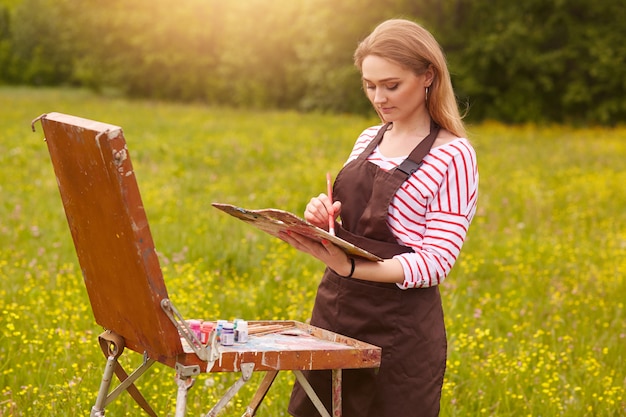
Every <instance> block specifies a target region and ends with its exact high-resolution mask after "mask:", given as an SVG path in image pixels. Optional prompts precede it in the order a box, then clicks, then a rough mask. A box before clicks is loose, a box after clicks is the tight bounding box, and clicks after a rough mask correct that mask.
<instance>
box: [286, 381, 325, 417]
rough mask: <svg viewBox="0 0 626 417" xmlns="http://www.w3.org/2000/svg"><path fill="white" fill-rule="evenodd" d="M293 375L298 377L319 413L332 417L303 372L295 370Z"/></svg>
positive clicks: (323, 416)
mask: <svg viewBox="0 0 626 417" xmlns="http://www.w3.org/2000/svg"><path fill="white" fill-rule="evenodd" d="M293 373H294V374H295V375H296V379H297V380H298V382H299V383H300V385H302V388H303V389H304V392H306V395H308V396H309V399H310V400H311V402H312V403H313V405H314V406H315V408H316V409H317V411H318V413H320V414H321V415H322V417H330V414H328V410H326V408H324V404H322V401H321V400H320V397H318V396H317V394H316V393H315V390H314V389H313V387H312V386H311V384H309V381H307V380H306V378H305V377H304V374H303V373H302V371H295V370H294V371H293Z"/></svg>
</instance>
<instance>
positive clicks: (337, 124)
mask: <svg viewBox="0 0 626 417" xmlns="http://www.w3.org/2000/svg"><path fill="white" fill-rule="evenodd" d="M0 108H1V109H2V115H1V116H0V196H1V199H0V280H1V282H2V286H1V287H0V312H1V315H0V388H1V391H0V416H51V415H89V410H90V408H91V406H92V405H93V402H94V400H95V396H96V393H97V390H98V387H99V379H100V377H101V373H102V368H103V366H104V358H103V357H102V354H101V352H100V351H99V348H98V346H97V340H96V337H97V335H98V334H99V332H100V331H101V329H100V328H98V326H97V325H96V324H95V323H94V321H93V316H92V313H91V309H90V306H89V300H88V298H87V296H86V291H85V289H84V286H83V283H82V277H81V275H80V268H79V267H78V265H77V261H76V257H75V254H74V248H73V246H72V242H71V238H70V234H69V230H68V227H67V222H66V220H65V217H64V213H63V210H62V207H61V201H60V198H59V193H58V190H57V185H56V180H55V178H54V174H53V171H52V166H51V164H50V160H49V156H48V153H47V149H46V146H45V143H44V142H43V140H42V137H43V134H42V132H41V128H40V127H39V126H37V132H36V133H32V132H31V131H30V122H31V120H32V119H34V118H35V117H36V116H39V115H40V114H41V113H45V112H51V111H59V112H64V113H69V114H74V115H77V116H82V117H86V118H91V119H96V120H99V121H103V122H107V123H112V124H116V125H119V126H122V128H123V129H124V132H125V136H126V138H127V142H128V146H129V149H130V153H131V157H132V159H133V164H134V168H135V171H136V175H137V177H138V181H139V186H140V189H141V191H142V197H143V201H144V204H145V206H146V211H147V214H148V218H149V220H150V225H151V229H152V233H153V236H154V239H155V242H156V245H157V250H158V251H159V254H160V259H161V263H162V266H163V268H164V274H165V279H166V283H167V286H168V290H169V292H170V296H171V298H172V299H173V301H174V303H175V304H176V306H177V307H178V309H179V310H181V311H182V312H183V313H184V314H185V316H186V317H188V318H192V317H198V318H206V319H217V318H226V319H232V318H234V317H243V318H247V319H294V320H300V321H306V320H307V318H308V315H309V312H310V310H311V307H312V302H313V297H314V294H315V289H316V286H317V283H318V281H319V278H320V276H321V272H322V266H321V264H319V263H318V262H317V261H315V260H313V259H311V258H309V257H307V256H305V255H303V254H300V253H297V252H296V251H294V250H292V249H290V248H289V247H287V246H286V245H285V244H283V243H282V242H280V241H278V240H276V239H273V238H270V237H268V236H266V235H265V234H264V233H261V232H258V231H256V229H253V228H251V227H249V226H246V225H245V224H243V223H241V222H238V221H236V220H234V219H232V218H230V217H229V216H226V215H224V214H223V213H220V212H218V211H217V210H215V209H213V208H212V207H211V206H210V203H211V202H214V201H220V202H229V203H235V204H239V205H243V206H246V207H251V208H262V207H269V206H273V207H279V208H283V209H287V210H290V211H293V212H296V213H302V211H303V209H304V206H305V205H306V203H307V201H308V200H309V198H310V197H311V196H313V195H316V194H318V193H319V192H321V191H323V190H324V187H325V182H324V181H325V178H324V174H325V172H326V171H327V170H331V172H333V173H336V172H337V171H338V170H339V169H340V167H341V164H342V163H343V160H344V158H345V157H346V156H347V154H348V152H349V150H350V149H351V146H352V143H353V141H354V140H355V138H356V136H357V134H358V133H359V132H360V131H361V129H363V128H364V127H366V126H368V125H369V124H373V123H374V122H375V120H374V119H371V120H366V119H363V118H360V117H354V116H343V115H334V116H321V115H301V114H297V113H285V112H251V111H236V110H228V109H219V108H207V107H202V106H193V105H176V104H167V103H158V102H146V101H140V102H133V101H128V100H123V99H118V98H102V97H96V96H93V95H91V94H90V93H87V92H83V91H76V90H61V89H53V90H35V89H28V88H24V89H20V88H6V87H0ZM470 131H471V135H472V136H471V139H472V142H473V144H474V146H475V148H476V150H477V153H478V157H479V168H480V174H481V184H480V200H479V208H478V213H477V215H476V218H475V220H474V223H473V225H472V227H471V229H470V233H469V238H468V241H467V243H466V245H465V247H464V249H463V252H462V254H461V257H460V258H459V261H458V263H457V265H456V267H455V269H454V271H453V273H452V274H451V275H450V276H449V277H448V279H447V280H446V281H445V282H444V284H443V285H442V296H443V302H444V309H445V312H446V323H447V330H448V338H449V355H448V356H449V360H448V371H447V374H446V380H445V384H444V392H443V398H442V416H463V417H465V416H511V417H513V416H557V415H558V416H571V417H579V416H626V366H625V365H624V364H625V363H626V312H625V308H624V304H625V302H626V279H625V278H624V276H625V275H626V193H625V192H624V184H626V128H617V129H599V128H598V129H596V128H590V129H578V130H574V129H571V128H568V127H560V126H552V127H535V126H523V127H506V126H502V125H499V124H495V123H487V124H482V125H479V126H471V127H470ZM125 356H126V355H125ZM140 362H141V357H140V356H139V355H136V354H133V353H131V352H129V353H128V354H127V358H126V359H125V362H124V363H125V364H128V367H133V366H136V365H138V364H139V363H140ZM232 378H233V375H219V374H211V375H204V376H201V377H200V378H199V379H198V381H197V383H196V385H195V386H194V388H193V389H192V390H191V391H190V396H189V415H200V414H201V413H202V412H207V411H208V410H209V408H210V406H211V405H212V404H213V403H214V401H215V400H216V398H219V396H220V395H221V394H222V393H223V392H224V391H225V389H226V388H227V386H228V384H229V382H230V381H232ZM292 378H293V377H292V376H291V375H290V374H288V373H285V374H284V375H282V376H280V377H279V379H278V380H277V382H276V383H275V386H274V387H273V388H272V390H271V391H270V393H269V395H268V397H267V398H266V400H265V403H264V405H263V406H262V408H261V410H260V412H259V415H260V416H272V417H274V416H285V415H287V414H286V411H285V408H286V403H287V399H288V394H289V389H290V385H291V383H292ZM256 379H258V376H255V380H256ZM140 388H141V389H142V391H143V392H144V393H145V394H146V396H147V397H148V398H149V399H150V401H151V402H152V403H153V405H154V406H155V408H157V409H158V410H159V411H161V414H162V415H167V414H170V415H171V414H173V411H174V406H175V405H174V400H175V393H176V386H175V384H174V380H173V371H172V370H171V369H169V368H166V367H163V366H161V365H156V366H155V367H153V369H152V370H151V371H150V372H149V375H148V376H147V377H146V379H145V380H144V381H142V383H141V384H140ZM416 389H419V387H416ZM249 395H250V389H249V388H247V387H244V389H243V390H242V392H241V394H240V395H239V396H238V397H237V400H236V401H235V402H234V405H235V406H238V407H239V408H238V409H237V410H235V408H237V407H232V408H229V409H228V411H227V412H225V413H224V415H241V405H242V404H243V403H245V402H246V400H247V399H249ZM107 410H108V414H107V415H109V414H110V415H140V412H139V410H138V408H137V406H136V405H134V403H133V402H132V400H131V399H130V397H129V396H128V395H126V394H124V395H122V396H121V397H120V398H119V399H118V400H116V401H115V402H114V403H113V404H112V405H111V406H109V407H107ZM236 411H237V412H236Z"/></svg>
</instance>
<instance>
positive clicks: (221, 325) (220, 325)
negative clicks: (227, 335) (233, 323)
mask: <svg viewBox="0 0 626 417" xmlns="http://www.w3.org/2000/svg"><path fill="white" fill-rule="evenodd" d="M226 323H228V320H218V321H217V326H215V331H216V332H217V342H218V343H219V342H220V341H221V338H222V329H223V328H224V324H226Z"/></svg>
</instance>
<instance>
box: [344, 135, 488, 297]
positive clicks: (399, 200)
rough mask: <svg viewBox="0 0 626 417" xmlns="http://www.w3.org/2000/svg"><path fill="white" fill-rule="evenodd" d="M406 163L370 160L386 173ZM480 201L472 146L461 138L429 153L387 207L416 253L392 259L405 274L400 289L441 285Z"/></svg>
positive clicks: (400, 236) (358, 147) (364, 140)
mask: <svg viewBox="0 0 626 417" xmlns="http://www.w3.org/2000/svg"><path fill="white" fill-rule="evenodd" d="M379 129H380V126H374V127H370V128H368V129H366V130H364V131H363V133H361V135H360V136H359V138H358V139H357V141H356V143H355V145H354V148H353V149H352V153H351V154H350V156H349V158H348V161H347V162H350V161H352V160H353V159H356V158H357V157H358V156H359V154H361V153H362V152H363V151H364V150H365V148H366V147H367V145H368V144H369V143H370V142H371V141H372V139H373V138H374V137H375V136H376V133H378V130H379ZM404 159H406V157H399V158H387V157H385V156H384V155H382V154H381V153H380V152H379V151H378V147H377V148H376V149H375V150H374V152H372V154H371V155H369V156H368V158H367V160H368V161H370V162H372V163H374V164H376V165H378V166H379V167H380V168H381V169H384V170H387V171H388V170H391V169H393V168H394V167H396V166H398V165H399V164H400V163H401V162H402V161H403V160H404ZM347 162H346V163H347ZM477 197H478V168H477V163H476V153H475V151H474V149H473V148H472V145H470V143H469V141H468V140H467V139H463V138H458V139H455V140H453V141H451V142H449V143H446V144H444V145H441V146H438V147H436V148H433V149H431V150H430V153H429V154H428V155H426V157H425V158H424V161H423V164H422V166H421V168H420V169H419V170H418V171H417V172H415V173H414V174H412V175H411V176H410V177H409V178H408V179H407V180H406V181H405V182H404V184H402V186H401V187H400V189H399V190H398V192H397V193H396V195H395V196H394V198H393V200H392V201H391V204H390V206H389V216H388V217H387V224H388V225H389V228H390V229H391V231H392V233H393V235H394V236H395V238H396V239H397V241H398V243H400V244H403V245H405V246H408V247H411V248H412V249H413V250H414V252H410V253H404V254H401V255H396V256H395V257H394V258H395V259H397V260H399V261H400V263H401V264H402V268H403V269H404V282H403V283H401V284H397V285H398V287H400V288H402V289H407V288H424V287H431V286H434V285H438V284H441V283H442V282H443V280H444V279H445V278H446V276H447V275H448V273H449V272H450V270H451V269H452V266H453V265H454V262H455V261H456V259H457V257H458V256H459V253H460V251H461V247H462V246H463V242H464V241H465V236H466V235H467V230H468V228H469V225H470V222H471V221H472V218H473V217H474V214H475V213H476V200H477Z"/></svg>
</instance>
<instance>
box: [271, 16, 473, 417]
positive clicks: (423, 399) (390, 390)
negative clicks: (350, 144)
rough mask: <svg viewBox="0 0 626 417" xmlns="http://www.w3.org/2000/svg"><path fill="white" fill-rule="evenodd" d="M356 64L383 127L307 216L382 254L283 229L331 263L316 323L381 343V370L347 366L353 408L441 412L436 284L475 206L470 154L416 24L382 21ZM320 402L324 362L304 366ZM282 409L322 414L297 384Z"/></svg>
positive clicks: (327, 395)
mask: <svg viewBox="0 0 626 417" xmlns="http://www.w3.org/2000/svg"><path fill="white" fill-rule="evenodd" d="M354 61H355V64H356V66H357V67H358V68H359V70H360V71H361V74H362V78H363V86H364V89H365V91H366V93H367V97H368V98H369V100H370V102H371V103H372V105H373V106H374V108H375V109H376V111H377V112H378V114H379V116H380V117H381V119H382V121H383V122H384V124H383V126H382V127H381V126H375V127H371V128H368V129H366V130H365V131H363V133H362V134H361V135H360V136H359V138H358V139H357V141H356V144H355V146H354V148H353V150H352V153H351V154H350V156H349V158H348V161H347V162H346V164H345V165H344V167H343V169H342V170H341V172H340V173H339V175H338V176H337V179H336V181H335V184H334V189H333V196H334V198H335V201H330V199H329V198H328V196H326V195H325V194H320V195H319V196H318V197H315V198H313V199H311V201H310V202H309V204H308V205H307V207H306V211H305V213H304V216H305V219H306V220H307V221H309V222H311V223H313V224H314V225H316V226H318V227H321V228H325V229H328V216H329V215H332V216H334V217H335V219H337V216H339V215H340V216H341V221H340V222H339V221H337V222H336V224H335V230H336V231H337V235H338V236H340V237H341V238H343V239H345V240H347V241H349V242H352V243H354V244H356V245H357V246H360V247H362V248H363V249H366V250H368V251H369V252H372V253H374V254H376V255H378V256H380V257H381V258H383V259H384V260H383V261H381V262H372V261H367V260H364V259H351V258H349V257H348V256H347V255H346V254H345V253H344V252H343V251H342V250H341V249H339V248H338V247H336V246H334V245H333V244H331V243H329V242H327V241H323V242H321V243H318V242H315V241H313V240H310V239H307V238H306V237H304V236H301V235H297V234H295V233H288V234H283V235H282V236H281V237H282V238H283V239H284V240H285V241H286V242H288V243H289V244H291V245H292V246H294V247H295V248H297V249H299V250H301V251H304V252H306V253H309V254H311V255H312V256H314V257H316V258H317V259H319V260H321V261H322V262H324V263H325V264H326V266H327V268H326V271H325V273H324V277H323V279H322V281H321V283H320V285H319V288H318V293H317V296H316V300H315V306H314V308H313V313H312V318H311V324H313V325H315V326H318V327H322V328H325V329H328V330H331V331H334V332H337V333H341V334H345V335H347V336H350V337H353V338H356V339H359V340H362V341H365V342H368V343H372V344H375V345H377V346H380V347H382V352H383V354H382V360H381V366H380V369H379V370H371V369H364V370H346V371H344V374H343V412H344V415H345V416H348V417H356V416H358V417H361V416H370V417H398V416H436V415H438V413H439V401H440V398H441V387H442V384H443V377H444V371H445V364H446V334H445V328H444V320H443V311H442V307H441V298H440V295H439V290H438V285H439V284H441V283H442V282H443V280H444V279H445V277H446V276H447V275H448V273H449V272H450V270H451V268H452V266H453V265H454V262H455V261H456V258H457V256H458V254H459V252H460V250H461V246H462V245H463V242H464V240H465V236H466V233H467V230H468V227H469V224H470V222H471V220H472V217H473V216H474V213H475V210H476V197H477V187H478V172H477V167H476V157H475V153H474V150H473V148H472V147H471V145H470V143H469V142H468V141H467V139H465V136H466V134H465V130H464V126H463V122H462V120H461V117H460V115H459V111H458V107H457V103H456V100H455V97H454V92H453V90H452V85H451V82H450V76H449V73H448V70H447V66H446V62H445V58H444V56H443V53H442V51H441V48H440V46H439V44H438V43H437V41H436V40H435V39H434V38H433V37H432V35H431V34H430V33H429V32H428V31H426V30H425V29H424V28H422V27H421V26H419V25H417V24H416V23H414V22H411V21H407V20H401V19H394V20H389V21H386V22H383V23H382V24H380V25H379V26H378V27H377V28H376V29H375V30H374V31H373V32H372V33H371V34H370V35H369V36H368V37H367V38H366V39H364V40H363V41H362V42H361V43H360V44H359V46H358V48H357V50H356V52H355V54H354ZM306 377H307V379H308V380H309V381H310V383H311V385H313V387H314V389H315V391H316V392H317V393H318V395H319V396H320V398H321V399H322V401H323V403H324V404H325V405H326V407H327V409H330V404H331V389H330V387H331V382H330V371H328V372H327V371H313V372H308V373H307V374H306ZM289 412H290V413H291V414H292V415H294V416H296V417H308V416H318V415H319V414H318V412H317V411H316V410H315V408H314V406H313V405H312V403H311V401H310V400H309V399H308V398H307V397H306V394H305V393H304V391H303V389H302V387H301V386H300V385H299V384H298V383H296V385H295V386H294V390H293V392H292V396H291V402H290V405H289Z"/></svg>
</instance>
